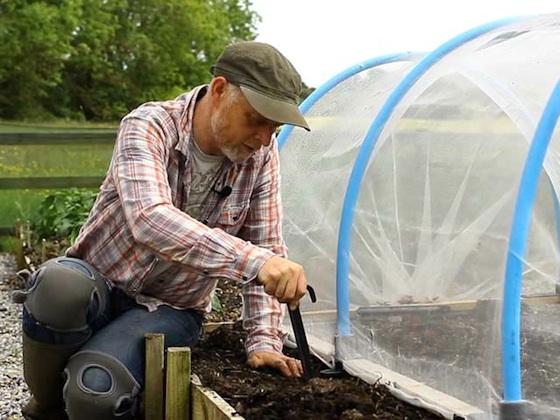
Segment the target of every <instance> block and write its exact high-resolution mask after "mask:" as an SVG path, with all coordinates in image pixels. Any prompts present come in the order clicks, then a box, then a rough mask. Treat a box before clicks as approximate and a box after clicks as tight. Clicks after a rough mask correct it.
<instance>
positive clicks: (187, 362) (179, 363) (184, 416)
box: [165, 347, 191, 420]
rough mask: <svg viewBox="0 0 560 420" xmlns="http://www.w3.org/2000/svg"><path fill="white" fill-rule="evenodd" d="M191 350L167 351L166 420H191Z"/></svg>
mask: <svg viewBox="0 0 560 420" xmlns="http://www.w3.org/2000/svg"><path fill="white" fill-rule="evenodd" d="M190 387H191V349H190V348H188V347H169V348H168V349H167V381H166V396H165V420H189V419H190V408H191V407H190Z"/></svg>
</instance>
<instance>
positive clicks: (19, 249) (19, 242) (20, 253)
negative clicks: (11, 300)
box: [14, 219, 29, 287]
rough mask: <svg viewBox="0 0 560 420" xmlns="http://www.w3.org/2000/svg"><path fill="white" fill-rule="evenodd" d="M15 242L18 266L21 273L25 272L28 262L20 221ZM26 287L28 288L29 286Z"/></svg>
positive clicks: (17, 225) (17, 222) (16, 227)
mask: <svg viewBox="0 0 560 420" xmlns="http://www.w3.org/2000/svg"><path fill="white" fill-rule="evenodd" d="M14 240H15V254H16V265H17V269H18V271H19V270H23V269H24V268H28V267H27V261H25V251H24V249H23V246H24V243H23V234H22V227H21V221H20V220H19V219H18V220H17V221H16V226H15V235H14ZM27 246H29V245H27ZM25 286H26V287H27V285H25Z"/></svg>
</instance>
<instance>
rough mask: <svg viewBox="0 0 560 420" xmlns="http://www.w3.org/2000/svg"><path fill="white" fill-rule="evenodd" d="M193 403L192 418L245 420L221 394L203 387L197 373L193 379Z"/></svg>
mask: <svg viewBox="0 0 560 420" xmlns="http://www.w3.org/2000/svg"><path fill="white" fill-rule="evenodd" d="M191 404H192V417H191V418H192V420H230V419H235V420H244V417H243V416H241V415H240V414H239V413H238V412H237V411H236V410H235V409H234V408H233V407H232V406H231V405H229V404H228V403H227V401H225V400H224V399H223V398H222V397H220V395H219V394H217V393H216V392H215V391H213V390H211V389H209V388H205V387H203V386H202V385H201V384H200V381H199V380H198V378H197V377H196V376H195V375H193V377H192V381H191Z"/></svg>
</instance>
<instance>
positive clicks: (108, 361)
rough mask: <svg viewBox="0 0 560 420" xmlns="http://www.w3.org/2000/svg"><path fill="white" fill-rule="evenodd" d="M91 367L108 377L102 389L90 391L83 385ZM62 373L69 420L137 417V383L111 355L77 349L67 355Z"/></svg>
mask: <svg viewBox="0 0 560 420" xmlns="http://www.w3.org/2000/svg"><path fill="white" fill-rule="evenodd" d="M91 368H97V369H101V370H102V371H103V373H104V374H106V375H107V376H108V378H109V382H108V386H107V387H106V388H105V389H103V390H93V389H90V388H89V387H88V386H86V384H85V383H84V375H86V374H87V372H88V369H91ZM64 373H65V375H66V383H65V385H64V390H63V396H64V402H65V404H66V413H67V414H68V417H69V419H70V420H78V419H79V420H113V419H119V420H132V419H135V418H136V417H137V415H138V411H139V410H138V407H139V394H140V384H138V382H137V381H136V379H134V377H133V376H132V374H131V373H130V372H129V371H128V369H127V368H126V367H125V366H124V365H123V364H122V363H121V362H120V361H119V360H117V359H116V358H114V357H113V356H111V355H108V354H105V353H101V352H95V351H88V350H85V351H80V352H78V353H76V354H75V355H74V356H72V357H71V358H70V360H69V362H68V364H67V365H66V369H65V370H64Z"/></svg>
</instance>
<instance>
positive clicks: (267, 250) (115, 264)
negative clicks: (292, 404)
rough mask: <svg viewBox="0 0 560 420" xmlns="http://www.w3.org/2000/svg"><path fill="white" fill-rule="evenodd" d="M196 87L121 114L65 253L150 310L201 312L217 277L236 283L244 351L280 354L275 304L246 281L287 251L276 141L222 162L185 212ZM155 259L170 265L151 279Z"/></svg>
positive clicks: (208, 302)
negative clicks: (201, 197)
mask: <svg viewBox="0 0 560 420" xmlns="http://www.w3.org/2000/svg"><path fill="white" fill-rule="evenodd" d="M202 89H206V87H205V86H200V87H197V88H195V89H194V90H192V91H191V92H188V93H185V94H183V95H181V96H180V97H179V98H177V99H176V100H174V101H168V102H152V103H147V104H144V105H142V106H140V107H139V108H137V109H136V110H134V111H132V112H131V113H130V114H128V115H127V116H126V117H125V118H124V119H123V120H122V122H121V126H120V129H119V133H118V137H117V141H116V144H115V150H114V153H113V158H112V161H111V164H110V167H109V170H108V172H107V176H106V178H105V180H104V182H103V184H102V185H101V188H100V192H99V195H98V197H97V200H96V202H95V204H94V207H93V209H92V211H91V213H90V215H89V218H88V220H87V222H86V223H85V225H84V226H83V227H82V229H81V231H80V234H79V236H78V238H77V240H76V242H75V243H74V245H73V246H72V247H70V248H69V249H68V251H67V255H68V256H72V257H78V258H82V259H83V260H85V261H87V262H89V263H90V264H92V265H93V266H94V267H96V268H97V269H98V270H99V272H100V273H101V274H102V275H104V276H105V277H106V278H107V279H108V280H109V281H110V282H111V283H112V284H113V285H114V286H116V287H118V288H120V289H122V290H124V291H125V292H126V293H127V294H128V295H130V296H133V297H135V299H136V301H137V302H138V303H140V304H143V305H145V306H147V307H148V308H149V309H150V310H154V309H155V308H156V307H157V306H158V305H161V304H169V305H172V306H173V307H176V308H194V309H196V310H199V311H201V312H208V311H209V310H210V308H211V301H212V295H213V293H214V289H215V287H216V284H217V282H218V279H219V278H228V279H233V280H237V281H239V282H241V283H243V298H244V313H243V319H244V327H245V328H246V329H247V331H248V338H247V342H246V343H245V345H246V350H247V353H248V354H249V355H250V354H253V353H255V352H259V351H269V352H270V351H272V352H281V350H282V338H283V333H282V331H281V322H282V317H283V316H284V309H283V306H284V305H280V303H279V302H278V300H276V298H273V297H271V296H269V295H267V294H266V293H265V292H264V289H263V287H262V286H259V285H257V283H256V282H255V281H252V280H253V279H255V278H256V276H257V274H258V272H259V270H260V269H261V267H262V266H263V264H264V263H265V261H266V260H267V259H269V258H270V257H272V256H273V255H281V256H285V255H286V247H285V245H284V240H283V237H282V223H281V219H282V208H281V200H280V186H279V182H280V180H279V168H278V146H277V143H276V140H275V139H273V140H272V142H271V144H270V145H269V146H268V147H263V148H261V150H259V151H258V152H256V153H255V154H254V155H253V156H252V157H251V158H250V159H249V160H248V161H246V162H244V163H242V164H234V163H232V162H231V161H229V160H228V159H225V160H224V164H223V165H222V167H221V168H220V170H219V172H218V176H217V181H216V184H215V186H214V189H213V190H214V191H213V193H210V194H208V197H207V199H206V202H205V204H204V209H203V211H202V216H201V218H200V220H201V221H198V220H195V219H193V218H191V217H190V216H188V215H187V214H186V213H185V212H184V211H185V207H186V204H187V200H188V198H189V190H190V185H191V175H192V165H191V164H190V157H191V148H192V145H193V141H194V139H193V134H192V120H193V114H194V106H195V102H196V99H197V97H198V96H199V94H200V93H202ZM224 186H230V187H231V188H232V192H231V194H230V195H229V196H227V197H224V196H223V195H220V194H218V193H217V192H215V191H220V190H221V189H222V188H223V187H224ZM159 261H161V262H162V263H163V264H166V263H171V264H169V268H168V269H166V270H165V271H164V272H163V273H162V274H161V276H159V277H157V278H156V279H152V278H151V277H150V273H151V271H152V270H154V268H155V266H156V264H158V262H159ZM148 279H150V280H148Z"/></svg>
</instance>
